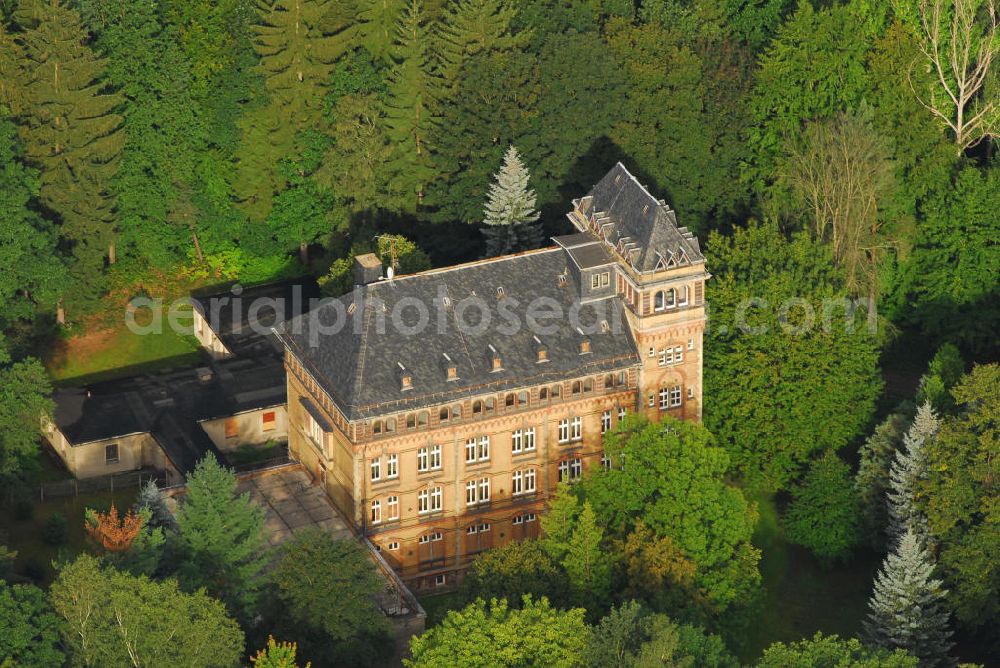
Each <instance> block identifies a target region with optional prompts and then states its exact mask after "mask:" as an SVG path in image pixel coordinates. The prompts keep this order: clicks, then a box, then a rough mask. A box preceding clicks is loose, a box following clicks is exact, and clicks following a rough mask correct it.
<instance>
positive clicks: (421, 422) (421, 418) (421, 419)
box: [417, 411, 430, 427]
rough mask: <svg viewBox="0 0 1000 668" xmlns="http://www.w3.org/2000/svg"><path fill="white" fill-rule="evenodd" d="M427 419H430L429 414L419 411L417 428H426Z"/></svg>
mask: <svg viewBox="0 0 1000 668" xmlns="http://www.w3.org/2000/svg"><path fill="white" fill-rule="evenodd" d="M428 418H430V414H429V413H428V412H427V411H420V413H419V414H418V415H417V426H418V427H426V426H427V420H428Z"/></svg>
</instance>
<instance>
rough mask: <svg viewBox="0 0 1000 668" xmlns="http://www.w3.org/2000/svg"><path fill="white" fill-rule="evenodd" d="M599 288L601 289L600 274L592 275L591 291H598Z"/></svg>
mask: <svg viewBox="0 0 1000 668" xmlns="http://www.w3.org/2000/svg"><path fill="white" fill-rule="evenodd" d="M599 287H601V276H600V274H591V275H590V289H591V290H596V289H597V288H599Z"/></svg>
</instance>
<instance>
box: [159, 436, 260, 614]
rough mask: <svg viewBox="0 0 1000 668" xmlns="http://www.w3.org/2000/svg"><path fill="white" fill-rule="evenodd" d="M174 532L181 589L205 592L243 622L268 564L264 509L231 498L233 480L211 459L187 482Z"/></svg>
mask: <svg viewBox="0 0 1000 668" xmlns="http://www.w3.org/2000/svg"><path fill="white" fill-rule="evenodd" d="M177 529H178V533H177V542H178V548H179V552H180V554H181V555H182V558H181V560H180V561H179V563H180V568H179V569H178V573H177V575H178V579H179V580H180V582H181V584H182V585H184V586H185V588H187V589H189V590H191V591H193V590H195V589H197V588H199V587H205V588H206V589H207V590H208V592H209V593H210V594H213V595H215V596H217V597H218V598H221V599H222V600H223V601H224V602H225V603H226V605H227V606H228V607H229V609H230V610H231V611H233V612H234V613H235V614H237V615H238V616H240V617H242V618H243V619H247V618H248V617H249V616H250V615H251V614H252V612H253V609H254V608H253V604H254V603H255V601H256V598H257V594H258V591H259V588H260V585H261V570H262V569H263V568H264V565H265V563H266V562H267V554H266V553H265V552H264V546H265V543H266V541H265V537H264V510H263V509H262V508H260V507H259V506H257V505H256V504H255V503H254V502H253V501H251V500H250V497H249V495H247V494H243V495H240V496H237V495H236V476H235V475H234V474H233V473H232V471H230V470H228V469H225V468H223V467H222V466H220V465H219V463H218V462H217V461H216V460H215V457H214V456H212V455H211V454H209V455H207V456H206V457H205V458H204V459H202V460H201V462H199V463H198V466H197V467H196V468H195V470H194V472H193V473H191V475H189V476H188V478H187V493H186V494H185V495H184V503H183V504H181V507H180V509H179V510H178V512H177Z"/></svg>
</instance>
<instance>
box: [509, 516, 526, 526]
mask: <svg viewBox="0 0 1000 668" xmlns="http://www.w3.org/2000/svg"><path fill="white" fill-rule="evenodd" d="M510 523H511V524H524V515H514V518H513V519H511V521H510Z"/></svg>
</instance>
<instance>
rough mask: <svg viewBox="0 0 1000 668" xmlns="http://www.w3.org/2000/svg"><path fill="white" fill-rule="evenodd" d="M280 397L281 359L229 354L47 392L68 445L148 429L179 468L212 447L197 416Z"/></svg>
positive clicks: (271, 403) (268, 403)
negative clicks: (210, 361)
mask: <svg viewBox="0 0 1000 668" xmlns="http://www.w3.org/2000/svg"><path fill="white" fill-rule="evenodd" d="M206 372H210V377H208V376H206ZM206 377H207V380H206V379H205V378H206ZM286 397H287V387H286V383H285V373H284V366H283V364H282V361H281V360H280V359H278V358H272V359H233V360H226V361H224V362H220V363H215V364H213V365H212V367H211V368H210V369H209V368H208V367H200V368H188V369H183V370H180V371H169V372H163V373H158V374H146V375H141V376H132V377H130V378H122V379H118V380H110V381H105V382H101V383H95V384H93V385H89V386H86V387H72V388H63V389H59V390H57V391H56V392H55V394H54V396H53V399H54V401H55V411H54V413H53V420H54V421H55V424H56V426H57V427H58V428H59V430H60V431H61V432H62V433H63V435H64V436H65V437H66V438H67V439H68V440H69V442H70V444H71V445H82V444H84V443H90V442H92V441H100V440H105V439H112V438H119V437H122V436H127V435H130V434H136V433H152V434H153V437H154V438H156V440H157V442H159V443H160V445H161V446H162V447H163V450H164V452H165V453H166V454H167V456H168V457H170V460H171V461H172V462H173V463H174V466H176V467H177V468H178V470H179V471H180V472H181V473H186V472H187V470H189V469H188V468H186V467H187V466H189V465H190V466H191V467H193V466H194V464H195V463H196V462H197V461H198V460H199V459H201V457H203V456H204V454H205V453H206V452H208V451H213V452H214V451H215V447H214V445H212V441H211V439H209V438H208V435H207V434H205V432H204V430H203V429H202V428H201V427H200V426H199V425H198V421H200V420H209V419H214V418H221V417H228V416H231V415H236V414H238V413H242V412H245V411H249V410H255V409H258V408H266V407H268V406H278V405H281V404H284V403H285V402H286V400H287V399H286ZM216 454H218V453H216Z"/></svg>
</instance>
